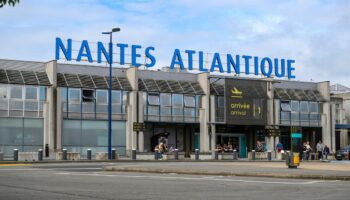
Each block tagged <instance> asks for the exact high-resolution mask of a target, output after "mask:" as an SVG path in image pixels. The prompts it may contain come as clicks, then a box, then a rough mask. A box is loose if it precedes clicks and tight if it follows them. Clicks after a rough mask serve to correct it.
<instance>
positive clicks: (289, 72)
mask: <svg viewBox="0 0 350 200" xmlns="http://www.w3.org/2000/svg"><path fill="white" fill-rule="evenodd" d="M116 47H117V48H119V52H120V57H119V63H120V65H124V64H125V63H126V61H125V57H126V51H127V50H128V51H131V65H132V66H134V67H139V66H141V63H140V62H138V59H139V58H140V57H141V56H142V55H144V56H145V57H146V58H148V62H147V63H146V64H145V66H146V67H148V68H149V67H154V66H155V64H156V57H155V56H154V55H153V52H154V51H155V48H154V47H151V46H150V47H146V48H145V49H144V51H143V52H142V51H141V49H142V46H141V45H131V46H130V47H129V45H128V44H116ZM130 49H131V50H130ZM60 52H62V53H63V56H64V58H65V59H66V60H67V61H71V60H72V59H74V60H76V61H77V62H80V61H81V60H82V58H85V59H87V61H88V62H90V63H92V62H96V61H97V63H102V56H103V57H104V58H105V60H106V61H107V62H108V63H111V62H112V63H113V59H114V58H113V56H112V57H111V56H110V55H111V54H112V55H113V44H109V48H108V50H107V49H106V48H105V46H104V45H103V43H102V42H97V55H92V52H91V50H90V46H89V43H88V41H87V40H83V41H82V42H81V44H80V47H79V53H78V55H77V56H76V58H73V57H72V39H68V40H67V44H66V45H65V44H64V43H63V41H62V39H61V38H56V60H59V59H60ZM184 52H185V54H186V55H185V56H186V59H187V60H188V63H184V61H183V58H182V57H183V56H182V55H181V51H180V49H175V50H174V53H173V56H172V59H171V62H170V68H171V69H174V68H175V67H176V66H179V67H180V69H182V70H185V64H187V66H188V70H189V71H191V70H193V69H194V68H198V69H199V71H201V72H214V71H219V72H220V73H228V74H231V73H232V72H234V73H235V74H240V73H241V71H243V70H241V63H242V64H243V63H244V65H243V69H244V73H245V74H247V75H249V74H252V73H253V74H254V75H259V74H262V75H264V76H266V77H272V76H276V77H279V78H281V77H288V78H289V79H294V78H295V75H294V74H293V73H294V70H295V68H294V67H293V64H294V63H295V61H294V60H290V59H278V58H274V59H271V58H269V57H263V58H259V57H257V56H249V55H234V56H233V55H231V54H226V55H225V56H224V57H222V54H219V53H214V54H213V57H212V58H211V65H210V67H209V68H206V67H205V64H204V56H203V55H204V53H203V51H198V52H197V51H194V50H185V51H184ZM94 56H95V57H94ZM194 60H198V63H196V66H194ZM223 63H226V64H223ZM250 66H254V69H253V71H252V72H251V71H250V70H251V69H250Z"/></svg>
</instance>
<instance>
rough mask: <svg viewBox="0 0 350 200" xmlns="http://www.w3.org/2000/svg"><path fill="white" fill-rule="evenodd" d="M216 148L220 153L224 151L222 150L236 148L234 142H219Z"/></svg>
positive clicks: (230, 150)
mask: <svg viewBox="0 0 350 200" xmlns="http://www.w3.org/2000/svg"><path fill="white" fill-rule="evenodd" d="M216 149H217V151H218V152H219V153H222V152H232V151H233V150H234V149H235V148H234V147H233V145H232V144H223V145H221V144H217V145H216Z"/></svg>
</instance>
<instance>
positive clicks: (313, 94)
mask: <svg viewBox="0 0 350 200" xmlns="http://www.w3.org/2000/svg"><path fill="white" fill-rule="evenodd" d="M274 94H275V99H282V100H302V101H303V100H304V101H326V100H325V99H324V98H323V96H322V95H321V94H320V92H319V91H317V90H302V89H284V88H275V89H274Z"/></svg>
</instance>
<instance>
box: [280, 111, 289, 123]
mask: <svg viewBox="0 0 350 200" xmlns="http://www.w3.org/2000/svg"><path fill="white" fill-rule="evenodd" d="M281 120H288V121H289V120H290V112H281Z"/></svg>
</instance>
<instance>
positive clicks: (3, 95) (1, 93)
mask: <svg viewBox="0 0 350 200" xmlns="http://www.w3.org/2000/svg"><path fill="white" fill-rule="evenodd" d="M0 99H7V85H0Z"/></svg>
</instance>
